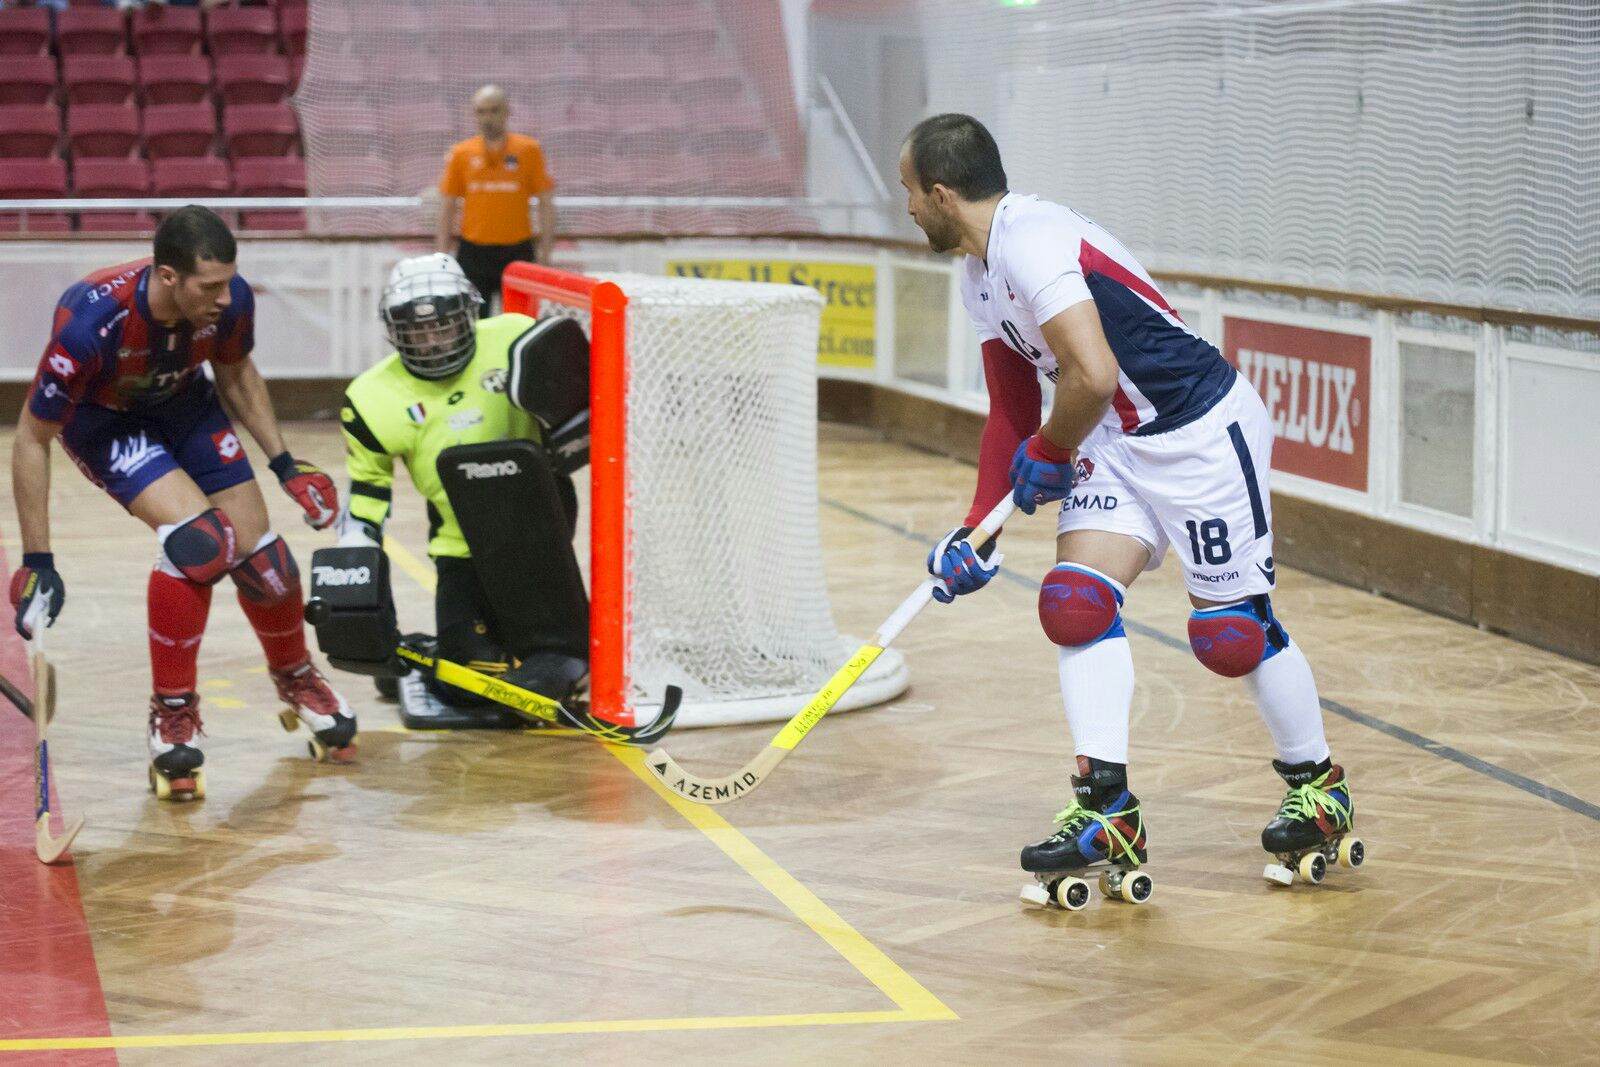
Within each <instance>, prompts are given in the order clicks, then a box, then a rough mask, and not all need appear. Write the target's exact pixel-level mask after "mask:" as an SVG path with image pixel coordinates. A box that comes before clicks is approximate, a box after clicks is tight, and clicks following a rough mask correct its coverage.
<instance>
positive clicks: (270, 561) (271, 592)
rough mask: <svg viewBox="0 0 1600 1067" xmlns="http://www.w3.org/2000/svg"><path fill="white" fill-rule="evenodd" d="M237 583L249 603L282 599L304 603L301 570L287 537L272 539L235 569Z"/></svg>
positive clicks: (275, 601)
mask: <svg viewBox="0 0 1600 1067" xmlns="http://www.w3.org/2000/svg"><path fill="white" fill-rule="evenodd" d="M233 581H234V584H235V585H237V586H238V587H239V592H240V593H241V594H242V595H243V596H244V597H245V598H246V599H248V600H253V601H255V602H256V603H257V604H276V603H277V602H278V601H280V600H288V599H289V598H291V597H292V598H294V600H295V602H296V603H298V602H299V600H300V568H299V567H298V566H296V565H295V562H294V555H293V554H292V553H290V551H289V546H288V545H286V544H284V541H283V538H281V537H279V536H277V535H276V534H274V535H273V537H272V539H271V540H270V541H268V542H267V543H266V544H264V545H262V546H261V547H260V548H258V549H256V550H255V551H254V552H252V553H250V554H249V555H248V556H246V557H245V558H244V559H242V560H240V561H239V565H238V566H237V567H235V568H234V569H233Z"/></svg>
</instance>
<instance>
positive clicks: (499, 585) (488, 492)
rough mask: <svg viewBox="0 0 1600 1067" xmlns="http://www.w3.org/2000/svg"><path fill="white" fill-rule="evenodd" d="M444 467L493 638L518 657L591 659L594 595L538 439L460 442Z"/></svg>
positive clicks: (443, 457) (443, 456) (442, 460)
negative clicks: (586, 588) (535, 654)
mask: <svg viewBox="0 0 1600 1067" xmlns="http://www.w3.org/2000/svg"><path fill="white" fill-rule="evenodd" d="M438 469H439V480H440V482H441V483H442V484H443V485H444V489H445V493H446V495H448V496H449V498H450V508H451V510H452V511H454V512H455V515H456V522H457V523H459V524H460V526H461V533H462V535H463V536H464V537H465V538H466V541H467V546H468V547H469V548H470V549H471V551H472V560H471V562H472V568H473V570H474V572H475V573H476V575H477V578H478V583H477V584H478V588H479V590H480V592H481V595H482V599H483V608H484V610H485V613H486V615H487V618H486V619H485V621H486V622H488V624H489V631H490V633H491V634H492V635H493V636H494V638H495V640H496V641H498V642H499V643H500V644H501V645H503V646H504V647H505V649H506V650H507V651H508V652H510V653H511V654H512V655H513V656H514V657H516V658H517V659H526V658H527V657H528V656H529V655H530V654H531V653H533V652H561V653H564V654H566V655H570V656H576V657H580V658H581V657H586V656H587V655H588V651H589V597H588V594H587V593H586V592H585V591H584V587H583V574H582V572H581V571H580V570H579V569H578V558H577V556H576V555H575V554H574V553H573V551H572V526H571V520H570V517H569V515H568V513H567V510H566V508H565V506H564V504H563V500H562V494H561V491H560V488H559V487H558V484H557V481H556V476H555V473H554V472H553V471H552V470H551V467H550V461H549V458H548V457H547V456H546V454H545V451H544V449H542V448H541V447H539V446H538V445H536V444H534V443H533V442H532V441H491V442H486V443H484V444H476V445H456V446H454V447H452V448H447V449H445V450H444V451H443V452H441V453H440V454H439V460H438ZM442 636H443V635H442V633H441V637H442Z"/></svg>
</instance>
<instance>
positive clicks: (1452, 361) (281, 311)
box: [0, 240, 1600, 574]
mask: <svg viewBox="0 0 1600 1067" xmlns="http://www.w3.org/2000/svg"><path fill="white" fill-rule="evenodd" d="M146 248H147V246H145V245H143V244H139V243H115V242H48V241H47V242H0V379H7V380H13V381H17V380H26V379H28V378H30V377H31V376H32V374H33V368H34V366H35V364H36V363H37V361H38V358H39V355H40V353H41V352H42V351H43V348H44V344H45V342H46V340H47V338H48V332H49V327H50V322H51V311H52V308H53V305H54V302H55V300H56V298H57V297H58V296H59V294H60V293H61V291H62V290H63V289H65V288H66V287H67V286H68V285H69V284H71V283H72V282H73V281H75V280H76V279H78V278H80V277H82V276H83V275H85V274H87V273H89V272H90V271H92V270H95V269H98V268H100V267H104V266H107V265H109V264H112V263H117V262H122V261H126V260H131V259H135V258H137V257H139V256H140V255H142V254H147V252H146ZM421 250H423V249H422V247H421V245H420V244H418V243H411V244H407V243H402V242H394V241H382V240H371V241H356V240H351V241H245V242H243V243H242V246H241V251H240V264H241V269H242V270H243V273H244V274H245V276H246V277H247V278H249V279H250V281H251V282H252V284H253V285H254V286H255V288H256V292H257V301H258V314H257V328H256V335H257V345H258V347H257V353H256V358H257V361H258V363H259V364H260V365H261V367H262V369H263V371H264V373H266V374H267V375H269V376H273V377H296V378H301V377H330V378H348V377H350V376H352V375H354V374H356V373H357V372H359V371H360V370H362V369H363V368H365V367H367V366H370V365H371V364H372V363H373V362H375V361H376V360H378V359H379V358H381V357H382V356H383V355H384V354H386V352H387V347H386V345H385V343H384V339H383V335H382V331H381V330H380V329H379V326H378V321H377V316H376V307H377V300H378V293H379V290H380V289H381V287H382V284H383V280H384V278H385V276H386V275H387V273H388V270H389V267H390V266H391V265H392V264H393V262H394V261H395V260H396V259H398V258H400V257H401V256H403V255H408V254H414V253H415V252H417V251H421ZM679 257H690V258H702V259H740V258H745V259H749V258H755V259H784V260H802V261H804V262H806V263H809V264H826V263H843V264H854V265H857V266H859V267H866V268H871V272H872V276H873V278H874V282H873V285H872V287H871V288H872V292H873V302H874V304H875V308H874V310H873V312H872V317H873V325H872V326H871V327H870V328H869V330H870V334H871V336H870V338H869V341H868V344H869V347H871V348H872V349H873V351H874V353H875V357H874V359H873V360H872V361H871V365H870V366H867V367H860V368H845V367H837V366H822V367H821V373H822V374H823V375H824V376H830V377H836V378H850V379H856V380H865V381H873V382H876V383H879V384H881V385H886V386H890V387H893V388H896V389H900V390H903V391H905V392H909V393H914V394H917V395H922V396H927V397H931V398H934V399H938V400H941V401H944V402H947V403H950V404H954V405H956V406H959V407H964V408H967V409H969V410H973V411H980V412H981V411H984V410H986V406H987V397H986V396H985V395H984V392H983V379H982V368H981V364H980V361H979V356H978V349H977V345H976V343H975V342H974V340H973V337H972V331H971V329H970V328H969V326H968V324H967V323H966V321H965V316H964V314H963V313H962V311H961V306H960V300H959V297H958V296H957V290H956V281H955V273H954V270H953V264H952V262H951V261H949V260H944V259H937V258H933V257H929V256H916V255H909V254H903V253H899V252H887V251H880V250H875V249H868V248H863V249H860V250H857V251H850V250H848V249H847V248H845V247H844V246H841V245H839V244H836V243H834V244H826V245H823V244H816V245H811V246H807V245H805V244H802V243H794V242H752V241H736V240H728V241H669V242H652V243H640V244H636V245H626V246H620V245H614V244H603V243H596V244H592V245H590V244H580V245H579V246H578V247H577V248H576V249H575V250H574V251H573V252H572V253H568V254H567V255H566V256H564V262H563V265H570V266H577V265H578V263H580V262H581V263H582V265H583V266H584V267H586V268H588V269H591V270H615V269H627V270H638V271H644V272H648V273H658V272H660V271H662V270H663V265H664V264H665V263H666V262H667V260H669V259H672V258H679ZM1167 291H1168V295H1169V296H1170V297H1171V299H1172V300H1173V303H1174V304H1175V305H1176V306H1177V308H1178V310H1179V312H1180V313H1181V314H1182V315H1183V316H1184V318H1185V320H1186V321H1188V322H1189V323H1191V324H1192V325H1195V326H1196V327H1197V328H1198V329H1199V331H1200V332H1201V333H1202V334H1204V335H1205V336H1207V337H1208V338H1210V339H1212V340H1213V341H1214V342H1216V343H1217V344H1219V345H1224V344H1225V342H1226V350H1227V351H1228V352H1229V354H1230V355H1232V356H1235V357H1236V358H1237V359H1238V361H1239V362H1240V364H1241V366H1243V367H1244V369H1245V370H1246V372H1247V373H1250V375H1251V377H1252V379H1253V380H1254V381H1255V382H1256V383H1257V386H1258V388H1259V389H1260V391H1261V392H1262V393H1263V394H1264V395H1265V396H1266V399H1267V400H1268V405H1269V408H1271V409H1272V411H1273V414H1274V416H1275V420H1276V422H1277V424H1278V426H1279V443H1278V446H1277V450H1276V454H1275V456H1274V467H1275V473H1274V487H1275V489H1276V490H1277V491H1278V492H1282V493H1288V494H1290V495H1294V496H1300V497H1305V498H1308V499H1312V500H1316V501H1319V502H1322V503H1325V504H1330V505H1333V506H1337V507H1341V508H1345V509H1347V510H1350V511H1355V512H1359V513H1361V514H1365V515H1371V516H1375V517H1378V518H1383V519H1385V520H1388V521H1392V522H1397V523H1400V524H1402V525H1406V526H1412V527H1415V528H1418V529H1423V530H1428V531H1430V532H1434V533H1439V534H1443V535H1445V536H1449V537H1453V538H1456V539H1458V540H1462V541H1468V542H1473V543H1478V544H1484V545H1489V546H1493V547H1497V548H1501V549H1504V550H1507V551H1511V552H1514V553H1517V554H1519V555H1524V556H1527V557H1530V558H1534V559H1540V560H1544V561H1546V562H1551V563H1555V564H1558V565H1562V566H1567V567H1572V568H1575V569H1578V570H1582V571H1585V572H1588V573H1595V574H1600V521H1597V520H1596V516H1600V477H1597V476H1596V474H1595V472H1596V471H1597V470H1600V425H1597V424H1596V423H1595V421H1594V419H1593V413H1594V412H1595V411H1600V352H1597V351H1595V350H1593V349H1592V348H1591V350H1589V351H1584V350H1581V349H1580V348H1578V347H1561V346H1559V345H1558V344H1556V343H1534V342H1535V340H1539V341H1545V342H1548V341H1549V339H1547V338H1534V337H1530V336H1529V335H1528V334H1527V333H1526V331H1519V330H1511V329H1503V328H1500V327H1495V326H1487V325H1483V324H1474V323H1467V322H1463V321H1460V320H1434V319H1427V318H1421V317H1415V316H1413V317H1406V316H1400V315H1396V314H1393V313H1390V312H1380V311H1374V310H1372V309H1369V308H1365V307H1360V306H1356V305H1349V304H1343V305H1337V306H1335V305H1326V304H1323V305H1319V306H1315V307H1313V306H1308V305H1307V304H1306V303H1305V302H1303V301H1294V300H1289V299H1286V298H1268V297H1262V296H1256V295H1252V294H1249V293H1240V292H1228V293H1224V292H1220V291H1218V290H1214V289H1206V288H1203V287H1194V286H1169V287H1167ZM1596 340H1597V339H1595V338H1592V337H1591V338H1588V339H1586V340H1582V339H1580V341H1581V343H1585V344H1588V345H1591V346H1594V345H1596ZM1313 382H1315V383H1317V385H1316V387H1315V388H1314V387H1313V385H1312V383H1313ZM1322 383H1335V387H1333V388H1323V387H1322ZM1319 405H1321V406H1319ZM1341 420H1342V421H1341ZM1335 423H1340V426H1341V428H1340V432H1339V433H1336V434H1335V433H1319V432H1318V430H1319V427H1320V428H1321V429H1324V430H1328V429H1331V428H1332V427H1333V425H1334V424H1335Z"/></svg>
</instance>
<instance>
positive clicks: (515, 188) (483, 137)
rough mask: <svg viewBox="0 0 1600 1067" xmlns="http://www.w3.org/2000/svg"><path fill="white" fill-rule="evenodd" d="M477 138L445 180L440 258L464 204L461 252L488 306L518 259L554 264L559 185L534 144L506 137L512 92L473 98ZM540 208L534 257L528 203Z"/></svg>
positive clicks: (461, 148)
mask: <svg viewBox="0 0 1600 1067" xmlns="http://www.w3.org/2000/svg"><path fill="white" fill-rule="evenodd" d="M472 113H473V116H474V117H475V118H476V119H477V120H478V136H476V137H469V138H467V139H466V140H465V141H462V142H461V143H460V144H457V145H456V146H455V147H454V148H452V149H450V155H449V157H448V158H447V159H446V161H445V166H444V176H443V177H442V178H440V179H439V194H440V197H439V199H440V205H439V232H438V236H437V240H436V242H435V244H436V247H437V248H438V250H439V251H441V252H449V251H451V250H452V249H451V247H450V244H451V239H452V235H453V233H454V230H455V221H456V203H457V201H463V202H464V203H465V208H464V210H463V211H462V215H461V239H460V241H459V242H458V243H457V245H456V247H455V249H454V251H455V256H456V262H458V263H460V264H461V269H462V271H463V272H465V274H466V276H467V277H468V279H470V280H471V282H472V284H473V285H475V286H477V287H478V292H479V293H481V294H483V298H484V300H485V302H486V304H485V308H484V311H485V313H487V312H488V307H487V301H489V300H492V299H493V298H494V295H495V294H496V293H498V292H499V291H500V275H501V274H502V273H503V272H504V271H505V269H506V267H507V266H508V265H509V264H511V263H512V262H514V261H515V260H519V259H535V258H537V260H538V261H539V262H543V263H548V262H549V261H550V248H551V246H552V245H553V244H554V243H555V236H556V205H555V197H554V192H555V187H556V183H555V182H554V181H552V180H551V178H550V173H549V172H548V171H547V170H546V169H545V165H544V152H543V151H542V150H541V149H540V148H539V142H538V141H536V140H534V139H533V138H532V137H524V136H522V135H521V134H517V133H507V132H506V120H507V119H509V118H510V117H511V105H510V104H509V103H508V102H507V100H506V94H505V90H504V89H501V88H500V87H499V86H498V85H485V86H484V87H483V88H482V89H479V90H478V91H477V93H476V94H475V95H474V96H473V98H472ZM534 197H537V198H538V200H539V236H538V239H539V250H538V254H537V257H536V256H535V254H534V247H533V238H534V235H533V231H532V229H531V228H530V227H529V225H528V201H529V200H531V199H533V198H534Z"/></svg>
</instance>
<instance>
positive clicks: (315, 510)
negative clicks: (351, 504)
mask: <svg viewBox="0 0 1600 1067" xmlns="http://www.w3.org/2000/svg"><path fill="white" fill-rule="evenodd" d="M267 466H268V467H270V468H271V469H272V473H273V474H276V475H277V476H278V483H279V484H280V485H282V486H283V491H284V492H286V493H288V494H289V495H290V496H292V497H294V502H295V503H296V504H299V505H300V508H301V510H303V511H304V512H305V513H306V525H308V526H310V527H311V528H312V529H313V530H325V529H327V528H328V527H329V526H330V525H332V523H333V520H334V519H337V518H338V517H339V491H338V490H337V489H335V488H334V487H333V479H332V478H329V477H328V476H327V475H326V474H324V473H323V472H322V468H321V467H318V466H317V465H316V464H315V463H307V462H306V461H305V460H303V459H295V458H294V457H293V456H291V455H289V453H288V452H279V453H278V454H277V455H276V456H273V457H272V459H271V460H269V461H268V462H267Z"/></svg>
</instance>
